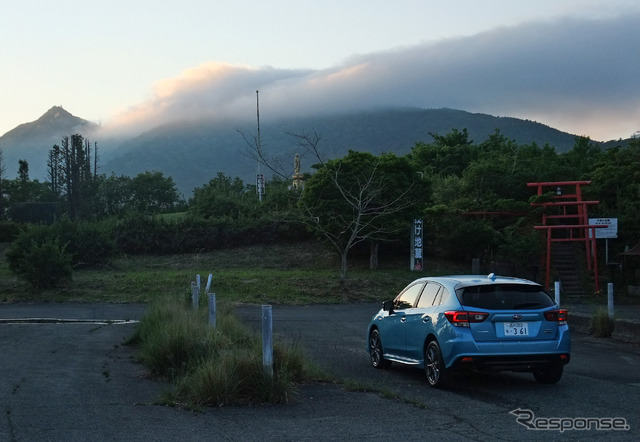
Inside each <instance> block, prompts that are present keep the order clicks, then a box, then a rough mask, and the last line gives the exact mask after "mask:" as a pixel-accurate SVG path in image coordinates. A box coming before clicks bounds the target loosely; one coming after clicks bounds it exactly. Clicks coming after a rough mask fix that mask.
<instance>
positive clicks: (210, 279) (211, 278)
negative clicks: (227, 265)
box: [205, 273, 213, 293]
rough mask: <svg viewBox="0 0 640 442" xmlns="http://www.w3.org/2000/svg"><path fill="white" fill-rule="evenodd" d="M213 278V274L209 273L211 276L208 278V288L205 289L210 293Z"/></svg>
mask: <svg viewBox="0 0 640 442" xmlns="http://www.w3.org/2000/svg"><path fill="white" fill-rule="evenodd" d="M212 280H213V275H212V274H211V273H209V278H208V279H207V288H206V289H205V292H206V293H209V289H210V288H211V281H212Z"/></svg>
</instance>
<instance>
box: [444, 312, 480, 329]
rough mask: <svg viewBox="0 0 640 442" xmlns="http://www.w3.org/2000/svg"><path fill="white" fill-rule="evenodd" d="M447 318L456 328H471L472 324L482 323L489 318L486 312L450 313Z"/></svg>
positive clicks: (446, 314) (445, 313)
mask: <svg viewBox="0 0 640 442" xmlns="http://www.w3.org/2000/svg"><path fill="white" fill-rule="evenodd" d="M444 316H445V318H447V320H448V321H449V322H450V323H451V324H453V325H455V326H456V327H469V324H470V323H472V322H482V321H484V320H485V319H487V318H488V317H489V313H486V312H465V311H448V312H444Z"/></svg>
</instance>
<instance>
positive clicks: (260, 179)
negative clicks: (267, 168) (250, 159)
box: [256, 173, 264, 195]
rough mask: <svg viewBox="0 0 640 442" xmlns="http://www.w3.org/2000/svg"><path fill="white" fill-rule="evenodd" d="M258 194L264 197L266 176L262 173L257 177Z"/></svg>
mask: <svg viewBox="0 0 640 442" xmlns="http://www.w3.org/2000/svg"><path fill="white" fill-rule="evenodd" d="M256 193H257V194H258V195H264V175H263V174H261V173H259V174H257V175H256Z"/></svg>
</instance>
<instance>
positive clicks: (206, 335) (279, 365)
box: [134, 296, 318, 406]
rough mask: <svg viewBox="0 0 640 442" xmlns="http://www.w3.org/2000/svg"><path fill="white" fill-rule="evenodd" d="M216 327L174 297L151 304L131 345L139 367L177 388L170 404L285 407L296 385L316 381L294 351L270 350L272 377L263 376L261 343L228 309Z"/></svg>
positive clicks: (276, 347)
mask: <svg viewBox="0 0 640 442" xmlns="http://www.w3.org/2000/svg"><path fill="white" fill-rule="evenodd" d="M216 325H217V326H216V327H215V328H213V327H211V326H209V325H208V323H207V315H206V314H205V311H204V309H200V310H194V309H193V308H192V307H191V306H190V305H189V304H188V303H187V302H185V301H184V300H182V299H179V298H177V297H169V296H166V297H164V298H162V299H159V300H156V301H154V302H153V303H152V305H151V306H150V308H149V311H148V313H147V314H146V315H145V316H144V318H143V319H142V320H141V322H140V324H139V326H138V329H137V334H136V336H135V339H134V341H135V342H136V343H138V344H139V354H140V359H141V361H142V362H143V363H144V364H145V365H146V366H147V367H148V368H149V370H150V371H151V372H152V373H153V374H154V375H156V376H160V377H164V378H167V379H169V380H171V381H173V382H174V383H175V390H174V392H173V394H172V395H171V400H172V401H173V402H174V403H176V404H182V405H187V406H205V405H206V406H222V405H230V404H249V403H283V402H288V401H290V400H292V399H293V398H294V397H295V384H296V383H299V382H302V381H303V380H305V379H307V378H309V377H313V376H317V373H318V372H317V369H314V368H312V367H311V365H310V363H309V362H308V361H307V359H306V358H305V356H304V354H303V352H302V351H301V350H300V349H298V347H297V346H296V345H292V344H290V345H284V344H282V343H280V342H276V343H275V344H274V351H273V353H274V364H273V376H269V375H267V374H265V373H264V371H263V366H262V345H261V341H260V339H259V337H258V336H257V335H256V334H255V333H254V332H252V331H251V330H249V329H248V328H247V327H246V326H244V324H242V322H241V321H240V320H239V319H238V318H237V317H236V316H235V315H234V314H233V310H232V308H231V307H230V306H228V305H220V306H219V308H218V310H217V320H216Z"/></svg>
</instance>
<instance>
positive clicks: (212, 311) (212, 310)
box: [209, 293, 216, 328]
mask: <svg viewBox="0 0 640 442" xmlns="http://www.w3.org/2000/svg"><path fill="white" fill-rule="evenodd" d="M209 325H210V326H211V327H214V328H215V326H216V294H215V293H209Z"/></svg>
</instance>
